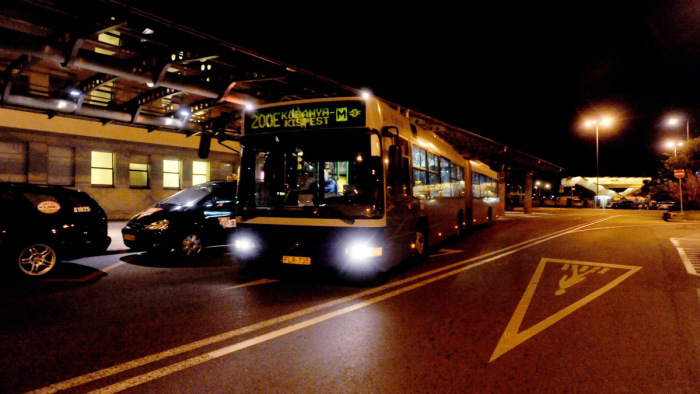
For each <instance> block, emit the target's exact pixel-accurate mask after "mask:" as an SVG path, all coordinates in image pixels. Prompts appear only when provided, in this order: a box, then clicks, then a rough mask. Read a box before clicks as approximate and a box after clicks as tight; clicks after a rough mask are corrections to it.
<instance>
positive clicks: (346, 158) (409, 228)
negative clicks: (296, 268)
mask: <svg viewBox="0 0 700 394" xmlns="http://www.w3.org/2000/svg"><path fill="white" fill-rule="evenodd" d="M243 123H244V124H243V136H242V139H241V146H242V152H241V165H240V169H239V171H240V172H239V180H238V182H239V183H238V185H239V190H238V214H237V220H236V222H237V227H238V229H237V231H236V238H235V242H234V245H235V249H234V253H235V255H236V257H237V258H238V259H239V260H240V261H241V262H242V263H243V265H244V266H248V265H257V264H258V263H260V264H264V263H268V264H279V265H281V266H284V265H305V266H312V267H331V268H333V269H334V270H335V271H336V272H341V273H347V274H351V275H353V274H361V275H365V274H368V273H369V274H376V273H380V272H383V271H386V270H387V269H389V268H390V267H392V266H394V265H396V264H398V263H399V262H401V261H404V260H406V259H408V258H410V257H412V256H414V255H418V256H422V257H425V256H426V255H427V254H428V249H429V247H430V246H432V245H434V244H436V243H438V242H439V241H441V240H444V239H446V238H448V237H450V236H454V235H458V234H460V233H461V232H462V231H464V229H465V226H468V225H471V224H480V223H488V222H490V221H492V220H493V219H495V218H497V213H498V205H499V199H498V194H497V191H498V187H497V176H496V173H495V172H494V171H492V170H490V169H489V168H488V167H487V166H486V165H485V164H483V163H478V162H473V161H472V162H470V161H468V160H466V159H464V158H463V157H462V156H461V155H460V154H459V153H458V152H457V151H456V150H454V149H453V148H452V147H451V146H450V145H449V144H448V143H447V142H445V141H443V140H442V139H440V138H438V136H437V135H435V134H434V133H432V132H429V131H426V130H424V129H422V128H420V127H418V126H416V125H415V124H413V123H411V122H409V119H408V118H407V117H405V116H403V115H402V114H401V113H400V112H399V111H397V110H395V109H393V108H392V107H390V106H389V105H387V104H386V103H384V102H382V101H380V100H378V99H376V98H372V97H369V98H361V97H352V98H329V99H315V100H304V101H294V102H280V103H274V104H267V105H264V106H260V107H257V108H255V109H252V110H246V111H245V112H244V116H243Z"/></svg>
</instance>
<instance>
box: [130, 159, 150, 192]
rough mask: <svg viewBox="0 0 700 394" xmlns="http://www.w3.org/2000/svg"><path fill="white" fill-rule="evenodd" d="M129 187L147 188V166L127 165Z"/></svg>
mask: <svg viewBox="0 0 700 394" xmlns="http://www.w3.org/2000/svg"><path fill="white" fill-rule="evenodd" d="M129 186H131V187H148V164H141V163H129Z"/></svg>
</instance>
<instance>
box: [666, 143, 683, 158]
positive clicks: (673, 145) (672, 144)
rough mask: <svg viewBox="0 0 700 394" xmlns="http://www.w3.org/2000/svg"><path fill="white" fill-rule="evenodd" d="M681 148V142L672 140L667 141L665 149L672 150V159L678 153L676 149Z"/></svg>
mask: <svg viewBox="0 0 700 394" xmlns="http://www.w3.org/2000/svg"><path fill="white" fill-rule="evenodd" d="M681 146H683V142H682V141H673V140H669V141H667V142H666V147H667V148H673V157H676V154H677V153H678V152H677V148H680V147H681Z"/></svg>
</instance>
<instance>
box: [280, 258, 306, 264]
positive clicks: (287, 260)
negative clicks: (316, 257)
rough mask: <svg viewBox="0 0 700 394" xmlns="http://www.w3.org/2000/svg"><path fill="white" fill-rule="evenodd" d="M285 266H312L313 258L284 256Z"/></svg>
mask: <svg viewBox="0 0 700 394" xmlns="http://www.w3.org/2000/svg"><path fill="white" fill-rule="evenodd" d="M282 262H283V263H284V264H296V265H311V257H301V256H282Z"/></svg>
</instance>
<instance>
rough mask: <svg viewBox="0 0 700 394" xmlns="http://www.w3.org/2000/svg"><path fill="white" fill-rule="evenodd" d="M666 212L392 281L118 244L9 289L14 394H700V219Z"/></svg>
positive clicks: (451, 252)
mask: <svg viewBox="0 0 700 394" xmlns="http://www.w3.org/2000/svg"><path fill="white" fill-rule="evenodd" d="M660 218H661V213H660V212H657V211H618V210H588V209H586V210H584V209H545V208H543V209H537V210H535V213H534V214H532V215H524V214H518V213H509V214H508V215H507V216H506V217H505V218H504V219H503V220H501V221H499V222H497V223H496V224H494V225H492V226H491V227H487V228H479V229H477V230H475V231H473V232H471V233H470V234H468V235H467V236H465V237H464V239H462V240H450V241H448V242H445V243H443V244H442V245H440V246H439V248H438V249H436V250H435V251H433V254H432V256H431V257H430V258H429V259H428V260H427V261H424V262H421V263H407V264H404V265H402V266H401V267H399V268H398V269H397V270H395V271H393V272H391V273H390V276H389V278H388V279H387V280H386V282H384V283H380V284H377V285H375V286H358V285H356V284H351V283H345V282H342V281H338V280H336V279H335V278H328V277H315V276H311V275H309V274H308V272H306V271H303V270H301V271H295V272H284V273H277V274H275V275H250V274H244V273H242V272H239V270H238V266H237V264H236V262H235V261H234V260H232V259H231V256H230V255H229V254H228V253H227V250H226V249H225V248H222V249H216V250H211V251H209V253H208V254H207V256H206V258H204V259H201V260H199V261H197V262H189V261H179V260H177V259H174V258H173V257H172V256H165V257H153V256H149V255H146V254H139V253H128V252H127V251H125V250H122V249H121V247H120V245H119V242H118V240H117V242H116V243H115V244H114V245H113V246H112V248H111V250H110V254H108V255H105V256H96V257H92V258H85V259H80V260H74V261H71V262H67V263H64V265H63V266H61V267H60V270H58V271H57V272H56V273H54V274H53V275H52V277H50V278H46V279H43V280H41V281H39V282H36V283H26V282H25V283H17V282H11V281H8V280H2V281H0V296H1V298H0V322H1V324H2V326H0V385H1V387H0V389H1V390H0V391H2V392H8V393H14V392H26V391H31V390H39V391H41V392H54V391H60V390H66V391H67V392H88V391H93V390H99V391H100V392H116V391H121V390H128V391H130V392H207V393H217V392H221V393H230V392H489V393H490V392H497V393H500V392H509V393H512V392H556V393H560V392H635V393H640V392H642V393H659V392H664V393H666V392H674V393H697V392H700V369H699V368H698V366H700V276H698V275H697V273H696V270H700V266H699V264H698V261H700V222H688V223H667V222H664V221H662V220H661V219H660ZM696 249H697V251H696Z"/></svg>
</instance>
